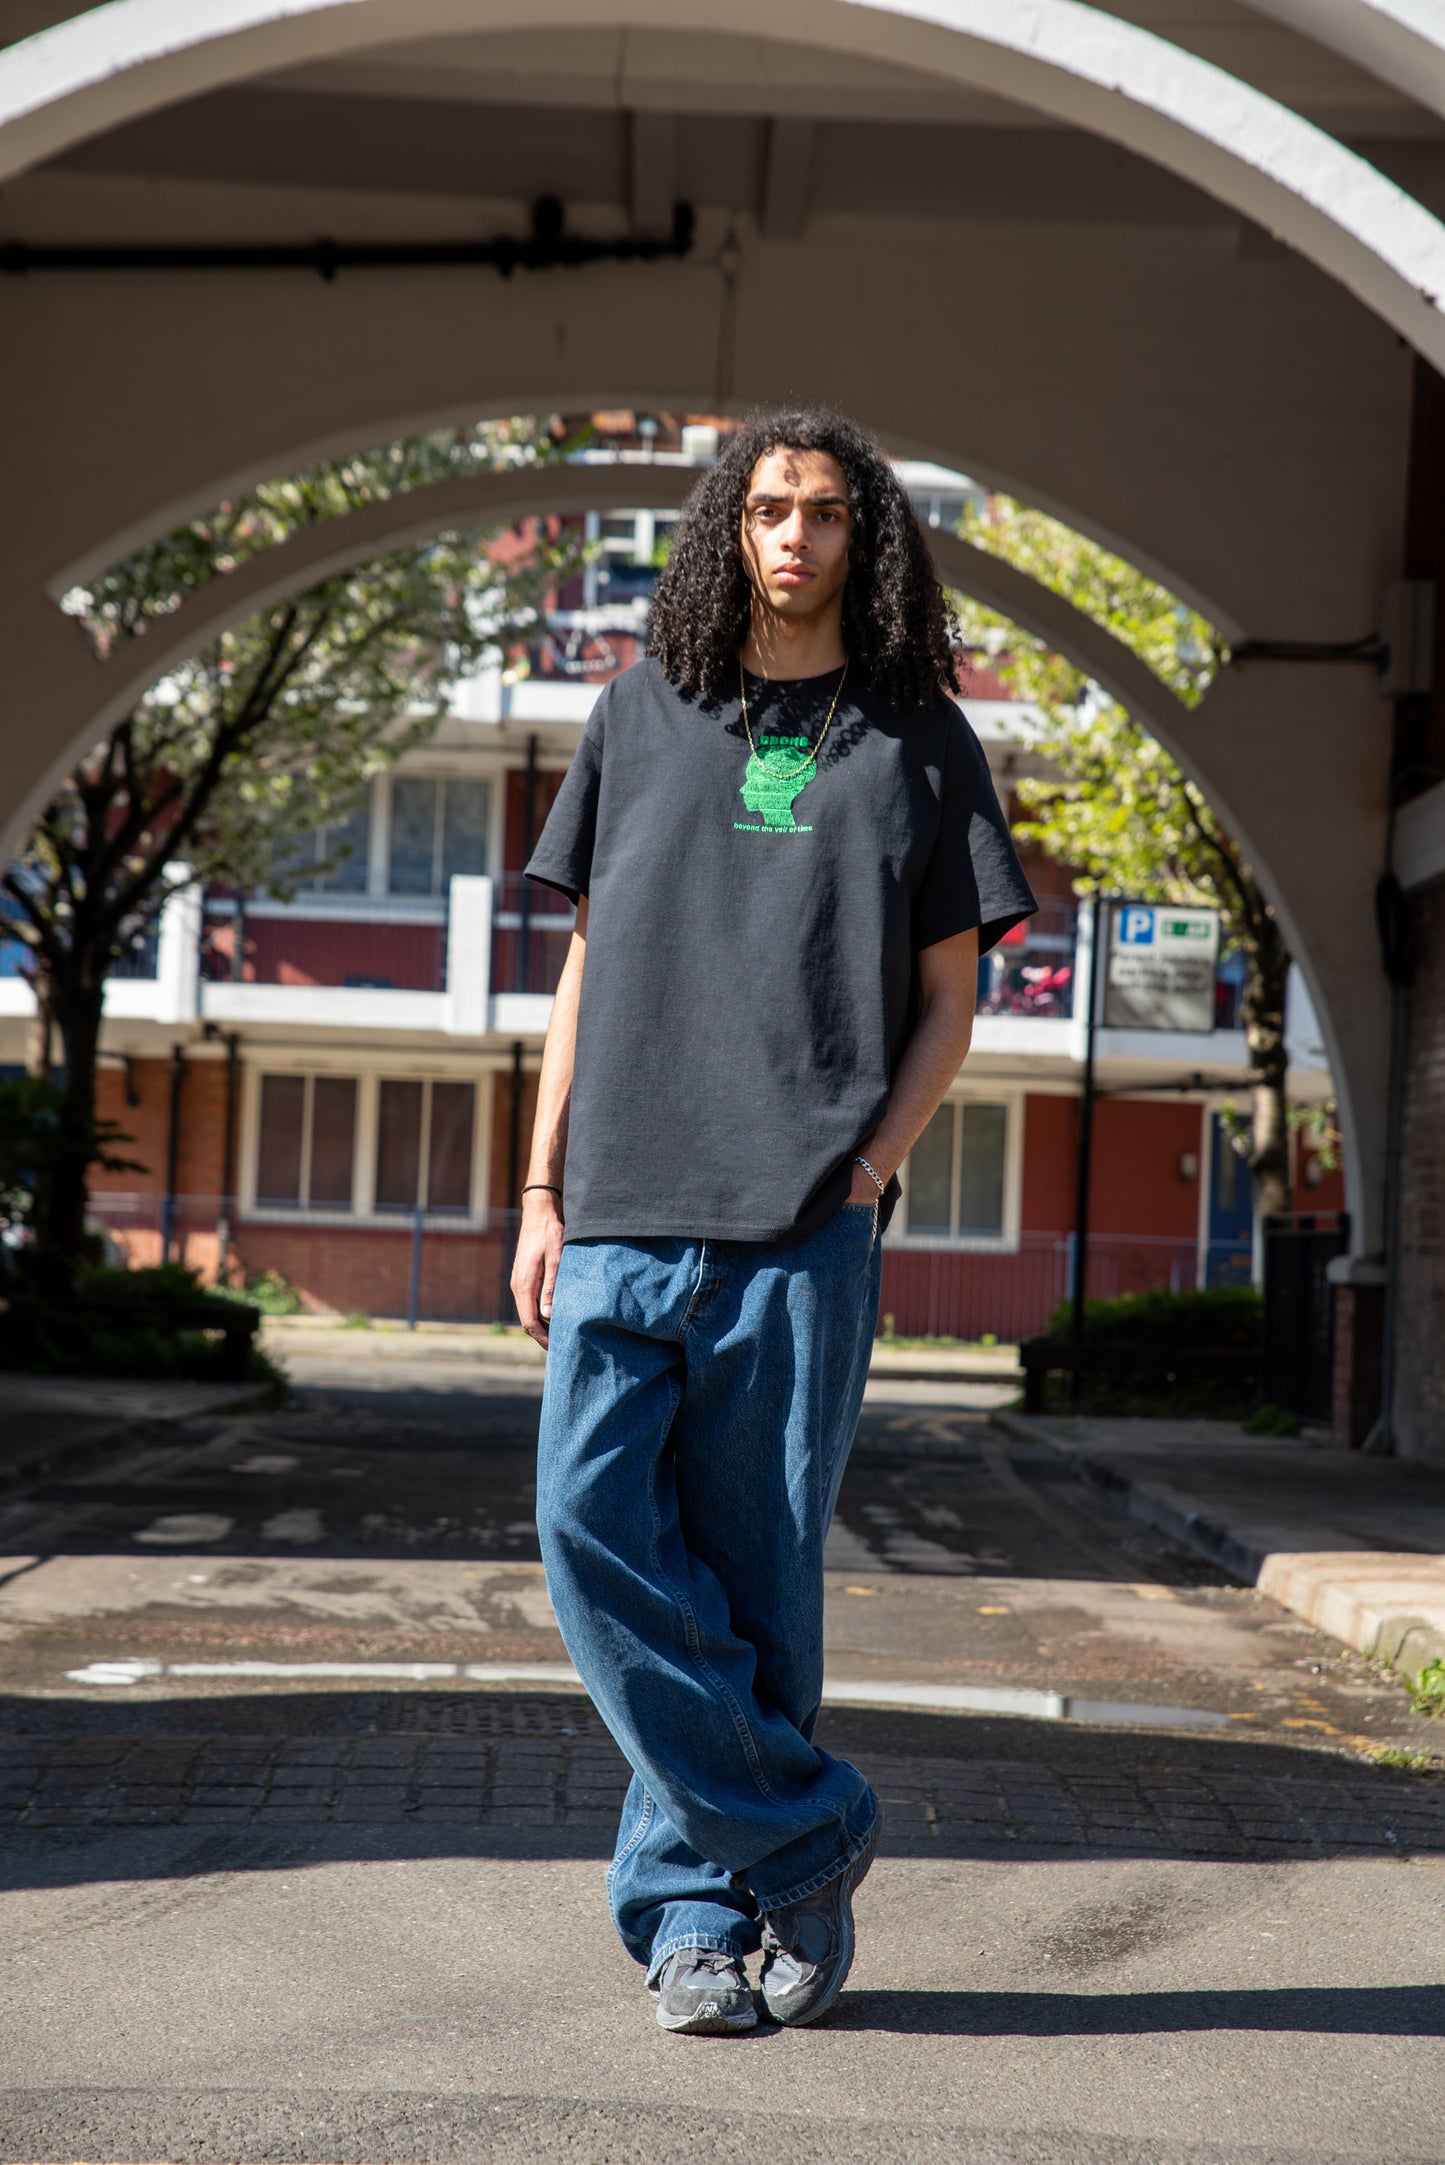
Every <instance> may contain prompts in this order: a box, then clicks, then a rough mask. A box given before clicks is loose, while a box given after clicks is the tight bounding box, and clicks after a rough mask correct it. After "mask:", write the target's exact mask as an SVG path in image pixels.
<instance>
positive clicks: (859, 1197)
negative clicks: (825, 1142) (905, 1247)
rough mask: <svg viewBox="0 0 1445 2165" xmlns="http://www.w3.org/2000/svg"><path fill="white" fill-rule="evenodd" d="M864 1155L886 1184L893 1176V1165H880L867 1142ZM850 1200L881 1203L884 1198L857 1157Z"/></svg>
mask: <svg viewBox="0 0 1445 2165" xmlns="http://www.w3.org/2000/svg"><path fill="white" fill-rule="evenodd" d="M863 1155H864V1157H865V1158H866V1159H867V1160H868V1163H869V1164H870V1165H871V1166H873V1167H874V1168H875V1170H876V1171H877V1174H878V1179H879V1180H881V1181H883V1182H884V1184H885V1185H886V1184H887V1182H888V1180H889V1179H890V1178H891V1176H892V1170H893V1169H892V1167H891V1166H886V1165H879V1163H878V1160H877V1159H876V1158H875V1157H874V1155H873V1153H872V1151H871V1150H870V1149H869V1148H868V1146H867V1145H866V1143H865V1145H864V1146H863ZM848 1200H849V1202H850V1203H881V1202H882V1200H883V1198H882V1196H881V1195H880V1194H879V1193H878V1188H877V1184H876V1182H874V1181H872V1180H870V1179H869V1178H868V1175H867V1174H866V1173H865V1172H864V1170H863V1168H862V1166H861V1165H860V1164H859V1163H858V1161H857V1159H856V1158H855V1159H854V1161H853V1185H852V1187H851V1188H850V1189H849V1190H848Z"/></svg>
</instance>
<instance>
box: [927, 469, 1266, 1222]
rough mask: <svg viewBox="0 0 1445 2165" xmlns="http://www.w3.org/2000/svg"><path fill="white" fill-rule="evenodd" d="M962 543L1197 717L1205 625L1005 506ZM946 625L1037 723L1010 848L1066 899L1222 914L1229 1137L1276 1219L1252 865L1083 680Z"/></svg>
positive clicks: (1066, 535) (1075, 542) (1114, 564)
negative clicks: (1059, 601) (1116, 898)
mask: <svg viewBox="0 0 1445 2165" xmlns="http://www.w3.org/2000/svg"><path fill="white" fill-rule="evenodd" d="M964 532H965V533H966V534H967V536H968V539H969V540H970V541H974V542H976V543H977V544H978V545H979V546H980V547H982V548H985V549H988V550H989V551H990V552H991V553H992V554H993V555H996V556H1000V557H1003V558H1005V559H1006V560H1007V561H1008V562H1009V563H1011V564H1015V565H1017V566H1018V567H1019V568H1020V569H1021V570H1024V571H1027V572H1028V573H1030V574H1031V576H1032V577H1034V578H1036V579H1037V580H1038V581H1039V582H1040V584H1041V585H1043V586H1046V587H1049V588H1050V589H1051V590H1052V591H1053V592H1054V593H1056V594H1061V595H1063V596H1064V597H1065V598H1066V599H1067V600H1069V601H1071V602H1072V603H1073V604H1074V606H1075V607H1076V608H1078V609H1081V610H1082V611H1083V612H1084V614H1085V615H1087V616H1090V617H1092V618H1093V619H1094V620H1095V622H1096V623H1099V624H1102V625H1104V626H1105V627H1106V628H1107V629H1108V630H1109V631H1111V632H1112V633H1113V634H1114V636H1115V637H1116V638H1118V639H1120V640H1121V641H1123V643H1124V644H1125V645H1126V646H1129V647H1132V649H1133V650H1134V652H1135V653H1136V654H1137V655H1138V656H1139V658H1140V660H1141V661H1143V662H1144V663H1145V664H1146V665H1147V666H1148V667H1149V668H1150V669H1151V670H1152V671H1153V672H1154V674H1155V675H1156V676H1157V677H1158V678H1159V679H1160V681H1161V682H1162V683H1163V684H1165V685H1167V686H1168V687H1169V689H1170V690H1171V691H1172V692H1174V693H1175V694H1176V695H1177V696H1178V697H1179V698H1180V699H1181V700H1183V701H1184V702H1185V704H1186V705H1189V706H1197V705H1198V703H1199V701H1200V700H1201V699H1202V698H1203V696H1204V693H1205V691H1206V690H1207V689H1208V687H1209V683H1210V681H1211V679H1212V677H1213V675H1214V672H1215V671H1216V669H1217V668H1218V667H1219V665H1220V661H1221V658H1222V657H1221V655H1220V651H1219V647H1218V643H1217V641H1216V639H1215V635H1214V633H1213V631H1212V629H1211V627H1210V626H1209V625H1208V624H1207V623H1206V622H1205V620H1204V619H1203V617H1201V616H1199V615H1198V614H1197V613H1196V612H1195V611H1194V610H1192V609H1190V608H1188V607H1187V606H1186V605H1185V604H1184V603H1183V602H1181V601H1180V600H1179V599H1178V598H1177V596H1175V595H1173V594H1171V593H1170V592H1169V591H1168V589H1167V588H1165V587H1163V586H1161V585H1160V584H1159V583H1158V581H1157V580H1154V579H1151V578H1149V577H1147V576H1146V575H1145V574H1144V573H1143V572H1141V571H1139V570H1138V569H1137V568H1136V567H1135V566H1134V565H1132V564H1128V563H1125V562H1124V561H1123V559H1122V558H1120V557H1117V556H1115V555H1113V554H1112V553H1111V552H1110V551H1109V550H1107V549H1104V548H1101V547H1100V546H1099V545H1098V543H1096V542H1092V541H1089V540H1087V539H1086V538H1085V537H1084V536H1083V535H1082V534H1078V533H1075V532H1074V531H1073V530H1072V529H1071V528H1069V527H1066V526H1063V525H1061V524H1060V523H1059V522H1058V520H1056V519H1051V518H1049V517H1048V516H1047V515H1046V514H1045V513H1043V512H1040V511H1034V510H1030V509H1028V508H1027V507H1025V506H1024V505H1021V504H1017V503H1015V502H1013V501H1012V500H1011V499H1010V498H1008V497H1002V496H995V497H992V498H990V499H989V501H988V504H987V506H986V507H985V508H984V509H983V510H982V511H977V510H973V509H972V508H971V509H970V510H969V512H968V514H967V515H966V518H965V523H964ZM959 615H960V623H961V628H962V631H963V634H964V637H965V639H966V640H967V642H968V643H969V645H970V646H972V647H974V648H975V649H977V650H980V651H982V652H983V653H985V654H986V655H988V656H989V658H990V663H991V666H992V667H994V668H995V669H996V670H997V672H998V674H999V675H1000V676H1001V677H1003V679H1004V680H1005V682H1007V683H1008V684H1009V686H1010V687H1011V689H1012V690H1014V691H1015V692H1016V693H1017V694H1018V696H1019V697H1020V698H1021V699H1025V700H1028V701H1030V702H1031V703H1033V704H1035V705H1037V706H1038V707H1040V708H1041V709H1042V710H1043V713H1044V715H1045V717H1046V721H1045V726H1044V729H1043V731H1042V733H1041V734H1040V736H1039V737H1038V738H1037V740H1036V741H1035V743H1034V746H1033V749H1034V750H1035V751H1036V752H1037V753H1038V754H1039V755H1040V757H1041V758H1043V759H1045V760H1047V761H1048V763H1049V765H1050V767H1051V768H1052V770H1053V772H1052V774H1051V775H1049V776H1046V777H1044V776H1037V777H1029V778H1026V779H1024V780H1022V781H1021V782H1020V783H1019V784H1018V797H1019V802H1020V804H1021V805H1022V806H1023V807H1024V809H1025V811H1026V812H1027V814H1028V817H1027V818H1025V819H1024V820H1022V821H1021V822H1020V823H1019V824H1018V825H1017V826H1016V828H1015V830H1014V831H1015V833H1016V834H1017V835H1018V837H1019V839H1020V840H1021V841H1025V842H1036V843H1038V844H1039V845H1040V847H1041V848H1043V849H1044V850H1045V851H1046V852H1047V853H1048V855H1049V856H1051V857H1054V858H1057V859H1058V860H1059V861H1060V862H1062V863H1064V864H1066V865H1069V866H1070V867H1072V868H1073V869H1074V871H1075V872H1076V874H1077V877H1076V879H1075V882H1074V886H1075V891H1076V892H1077V893H1080V894H1084V893H1087V892H1089V891H1090V890H1091V889H1093V888H1095V887H1101V888H1104V889H1108V890H1110V891H1114V892H1118V893H1122V894H1128V895H1131V896H1137V897H1138V898H1139V899H1140V900H1141V901H1145V902H1176V903H1195V904H1201V905H1205V906H1208V907H1210V908H1213V909H1217V910H1219V911H1220V913H1221V917H1222V920H1223V922H1222V932H1223V937H1224V940H1225V943H1226V946H1227V947H1231V948H1233V949H1235V950H1236V951H1237V952H1238V953H1239V954H1240V955H1241V956H1242V957H1243V961H1244V985H1243V991H1242V996H1241V1002H1240V1019H1241V1022H1242V1024H1243V1028H1244V1034H1245V1041H1246V1044H1247V1045H1248V1048H1249V1058H1250V1078H1249V1081H1250V1090H1251V1095H1252V1099H1253V1119H1252V1121H1251V1123H1250V1125H1249V1128H1248V1131H1247V1135H1246V1134H1244V1133H1241V1141H1242V1142H1246V1143H1247V1148H1248V1157H1249V1165H1250V1171H1251V1175H1252V1178H1253V1184H1254V1198H1255V1207H1256V1209H1257V1210H1259V1211H1260V1212H1261V1213H1265V1212H1270V1211H1280V1210H1287V1209H1288V1208H1289V1201H1290V1178H1289V1108H1288V1099H1287V1093H1286V1072H1287V1067H1288V1060H1287V1056H1286V1051H1285V1036H1284V1009H1285V988H1286V983H1287V980H1288V976H1289V964H1290V956H1289V949H1288V947H1287V946H1286V944H1285V939H1284V935H1283V933H1282V931H1281V929H1280V925H1279V920H1278V918H1277V917H1276V915H1275V912H1274V908H1273V906H1272V904H1271V903H1270V901H1269V898H1268V896H1267V895H1266V893H1265V891H1264V889H1263V887H1262V886H1261V885H1260V883H1259V880H1258V879H1257V878H1256V876H1255V873H1254V870H1253V867H1252V866H1251V865H1250V863H1249V862H1248V860H1247V858H1246V857H1245V855H1244V852H1243V851H1242V850H1241V849H1240V847H1239V844H1238V843H1237V842H1236V840H1235V839H1234V837H1233V836H1232V835H1231V834H1230V832H1229V830H1228V828H1227V827H1226V826H1225V825H1224V824H1223V822H1222V821H1221V820H1220V818H1219V817H1218V815H1217V813H1216V812H1215V810H1214V808H1213V806H1212V805H1211V804H1210V802H1209V800H1208V798H1207V797H1206V796H1205V795H1204V793H1203V792H1202V790H1200V789H1199V788H1198V786H1197V785H1196V784H1195V783H1194V782H1192V781H1191V780H1190V779H1189V777H1188V776H1187V775H1186V774H1185V773H1184V771H1183V769H1182V768H1181V767H1180V766H1179V764H1178V762H1177V761H1176V760H1175V759H1173V758H1171V756H1170V754H1169V753H1168V752H1167V751H1166V750H1165V749H1164V747H1163V746H1162V745H1161V744H1159V743H1158V742H1156V740H1155V739H1154V738H1153V737H1151V736H1150V735H1149V734H1148V733H1147V732H1146V731H1145V730H1143V729H1141V728H1140V726H1139V725H1138V723H1137V722H1135V721H1134V720H1133V719H1132V717H1131V716H1130V715H1129V714H1128V713H1126V712H1125V710H1124V709H1123V708H1122V707H1121V706H1119V705H1118V703H1117V702H1116V701H1114V700H1112V699H1110V698H1108V697H1107V696H1106V695H1105V693H1104V692H1103V691H1102V690H1101V689H1100V687H1099V686H1098V685H1097V684H1094V683H1092V682H1091V681H1090V680H1089V679H1088V678H1086V677H1085V676H1084V674H1083V673H1082V671H1080V670H1079V669H1077V668H1076V667H1075V666H1074V665H1073V664H1072V663H1071V662H1068V661H1066V660H1065V659H1064V658H1063V657H1062V656H1061V655H1058V654H1054V653H1052V652H1051V651H1049V650H1048V649H1047V648H1046V647H1044V646H1043V645H1042V644H1041V642H1040V641H1039V640H1037V639H1035V638H1032V637H1031V636H1030V635H1029V634H1028V633H1026V632H1024V631H1021V630H1020V629H1019V627H1018V626H1017V625H1014V624H1011V623H1009V622H1008V621H1007V620H1006V619H1005V618H1003V617H1001V616H999V615H997V614H996V613H995V612H994V611H992V610H989V609H985V608H983V607H981V606H980V605H979V604H977V603H974V602H971V601H966V600H963V601H960V602H959Z"/></svg>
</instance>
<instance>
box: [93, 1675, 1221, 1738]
mask: <svg viewBox="0 0 1445 2165" xmlns="http://www.w3.org/2000/svg"><path fill="white" fill-rule="evenodd" d="M65 1673H66V1677H67V1680H68V1681H69V1682H70V1683H72V1684H101V1685H120V1684H142V1683H147V1682H149V1681H151V1680H152V1679H154V1678H157V1677H171V1676H187V1677H223V1676H238V1677H257V1678H272V1679H275V1680H277V1681H280V1682H293V1683H305V1682H306V1681H308V1680H309V1679H312V1678H315V1679H328V1680H334V1679H337V1678H347V1677H355V1678H357V1679H358V1680H366V1679H375V1680H380V1681H382V1682H392V1683H406V1684H435V1683H445V1682H447V1681H452V1682H463V1683H468V1684H551V1685H559V1684H560V1685H562V1686H564V1687H568V1686H577V1685H580V1684H581V1682H582V1679H581V1677H579V1676H578V1674H577V1671H576V1670H575V1669H573V1668H571V1667H569V1665H568V1664H567V1663H566V1662H560V1661H496V1662H486V1661H472V1662H456V1661H139V1660H137V1661H132V1660H122V1661H92V1662H91V1663H89V1665H88V1666H87V1667H86V1668H84V1669H67V1671H66V1672H65ZM823 1698H824V1700H825V1702H826V1703H828V1704H829V1705H832V1706H904V1707H918V1708H920V1709H925V1710H928V1709H932V1710H935V1711H938V1712H943V1713H956V1714H1022V1715H1026V1716H1028V1717H1030V1718H1031V1719H1033V1720H1034V1721H1087V1722H1095V1723H1103V1724H1108V1725H1113V1726H1121V1727H1145V1728H1151V1729H1155V1728H1163V1729H1222V1728H1224V1727H1226V1726H1227V1724H1228V1722H1229V1716H1228V1715H1227V1714H1217V1713H1214V1712H1212V1711H1210V1710H1209V1709H1207V1708H1204V1707H1189V1706H1144V1705H1136V1704H1134V1703H1133V1702H1132V1701H1129V1700H1124V1699H1076V1698H1072V1697H1070V1696H1068V1695H1067V1694H1065V1693H1063V1692H1056V1691H1029V1690H1023V1689H1008V1688H1005V1687H1000V1686H996V1685H991V1684H908V1683H892V1682H884V1681H879V1680H876V1679H872V1678H870V1679H866V1680H854V1679H851V1678H844V1677H829V1678H828V1679H827V1680H826V1681H825V1683H824V1685H823Z"/></svg>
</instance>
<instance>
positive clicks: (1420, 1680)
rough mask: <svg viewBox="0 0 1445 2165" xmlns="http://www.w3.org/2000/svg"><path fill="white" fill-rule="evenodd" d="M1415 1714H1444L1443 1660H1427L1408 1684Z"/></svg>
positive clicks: (1444, 1680) (1444, 1685)
mask: <svg viewBox="0 0 1445 2165" xmlns="http://www.w3.org/2000/svg"><path fill="white" fill-rule="evenodd" d="M1410 1704H1411V1706H1412V1707H1413V1708H1414V1709H1415V1712H1416V1713H1417V1714H1445V1661H1429V1662H1427V1663H1426V1664H1425V1666H1424V1668H1423V1669H1422V1670H1421V1671H1420V1674H1419V1675H1418V1676H1417V1677H1416V1679H1415V1681H1414V1683H1413V1684H1412V1685H1411V1686H1410Z"/></svg>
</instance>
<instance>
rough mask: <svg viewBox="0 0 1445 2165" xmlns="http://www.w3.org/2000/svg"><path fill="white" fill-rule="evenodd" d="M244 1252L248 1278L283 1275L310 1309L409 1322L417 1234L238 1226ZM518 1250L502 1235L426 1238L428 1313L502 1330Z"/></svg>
mask: <svg viewBox="0 0 1445 2165" xmlns="http://www.w3.org/2000/svg"><path fill="white" fill-rule="evenodd" d="M236 1249H237V1253H238V1255H239V1257H240V1260H241V1263H242V1265H243V1266H244V1269H245V1272H246V1275H247V1277H251V1276H252V1275H254V1274H258V1273H260V1272H261V1271H267V1270H274V1271H279V1272H280V1273H281V1275H282V1277H283V1278H286V1279H288V1280H289V1281H290V1283H291V1284H292V1285H294V1286H295V1287H296V1289H297V1291H298V1292H299V1293H300V1295H301V1297H302V1299H303V1301H304V1302H305V1304H306V1306H307V1307H308V1308H311V1309H315V1310H320V1311H326V1310H330V1311H332V1312H334V1313H336V1314H338V1315H352V1314H361V1315H371V1316H403V1315H405V1314H406V1312H407V1299H408V1293H409V1288H410V1284H411V1255H412V1236H411V1228H410V1226H400V1225H399V1226H397V1227H396V1228H395V1230H393V1229H392V1228H390V1227H387V1226H352V1227H348V1228H347V1230H346V1231H345V1233H344V1234H339V1233H338V1232H337V1230H336V1228H335V1227H334V1226H316V1225H286V1224H284V1223H267V1224H264V1225H247V1224H243V1225H240V1226H238V1228H237V1231H236ZM510 1254H511V1251H510V1248H509V1247H508V1246H507V1244H506V1242H505V1240H504V1237H503V1235H502V1234H501V1233H500V1232H488V1233H469V1232H445V1231H440V1230H437V1229H435V1228H432V1227H428V1228H427V1229H426V1231H425V1232H424V1234H423V1237H422V1267H421V1299H420V1313H421V1314H422V1315H423V1316H426V1317H430V1318H432V1319H434V1320H438V1321H450V1322H474V1323H489V1322H494V1321H495V1320H496V1318H497V1317H498V1315H500V1313H501V1312H502V1311H501V1307H500V1300H501V1293H502V1275H503V1270H504V1268H505V1267H506V1266H507V1264H508V1263H509V1261H510Z"/></svg>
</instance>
